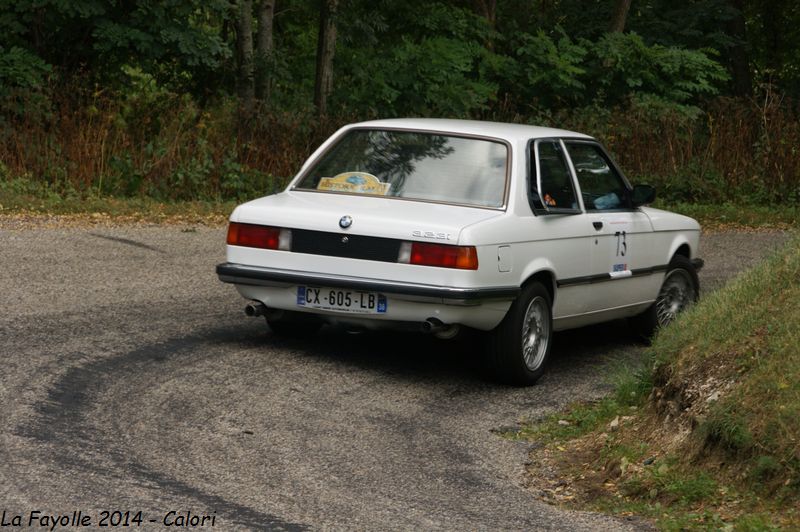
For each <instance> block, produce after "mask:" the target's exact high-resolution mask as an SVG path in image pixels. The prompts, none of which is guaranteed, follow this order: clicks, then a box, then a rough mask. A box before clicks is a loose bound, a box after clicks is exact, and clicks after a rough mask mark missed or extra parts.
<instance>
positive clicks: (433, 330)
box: [422, 318, 461, 340]
mask: <svg viewBox="0 0 800 532" xmlns="http://www.w3.org/2000/svg"><path fill="white" fill-rule="evenodd" d="M460 330H461V326H460V325H459V324H457V323H451V324H449V325H448V324H446V323H444V322H442V320H440V319H439V318H428V319H427V320H425V321H424V322H422V332H424V333H428V334H432V335H434V336H435V337H436V338H439V339H440V340H451V339H453V338H455V337H456V335H457V334H458V332H459V331H460Z"/></svg>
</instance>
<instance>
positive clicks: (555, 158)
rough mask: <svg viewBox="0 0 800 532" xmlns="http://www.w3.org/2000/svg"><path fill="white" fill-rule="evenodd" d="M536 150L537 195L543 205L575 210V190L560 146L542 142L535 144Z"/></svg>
mask: <svg viewBox="0 0 800 532" xmlns="http://www.w3.org/2000/svg"><path fill="white" fill-rule="evenodd" d="M536 150H537V154H538V156H539V189H540V190H539V195H540V196H541V199H542V202H543V203H544V205H545V206H546V207H548V208H551V209H553V208H556V209H577V208H578V202H577V200H576V199H575V189H574V188H573V186H572V177H571V176H570V172H569V166H568V165H567V159H566V157H565V156H564V150H563V149H561V144H560V143H559V142H558V141H553V140H542V141H539V142H537V143H536Z"/></svg>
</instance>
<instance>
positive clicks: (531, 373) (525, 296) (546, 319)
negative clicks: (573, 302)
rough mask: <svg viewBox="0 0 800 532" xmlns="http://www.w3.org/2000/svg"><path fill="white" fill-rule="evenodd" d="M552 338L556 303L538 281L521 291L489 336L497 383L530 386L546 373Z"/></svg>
mask: <svg viewBox="0 0 800 532" xmlns="http://www.w3.org/2000/svg"><path fill="white" fill-rule="evenodd" d="M552 339H553V302H552V298H551V297H550V293H549V292H548V291H547V289H546V288H545V287H544V286H543V285H542V284H541V283H538V282H533V283H531V284H528V285H526V286H524V287H523V288H522V292H521V293H520V295H519V297H518V298H517V299H516V300H515V301H514V303H512V304H511V308H510V309H509V310H508V313H507V314H506V316H505V318H503V321H502V322H500V325H498V326H497V327H496V328H495V329H494V330H493V331H492V332H491V333H490V334H489V337H488V358H489V363H490V365H491V366H492V369H493V370H494V372H495V375H496V376H497V378H498V380H500V381H501V382H504V383H506V384H512V385H515V386H530V385H532V384H534V383H535V382H536V381H537V380H539V378H540V377H541V376H542V375H543V374H544V372H545V368H546V366H547V362H548V358H549V356H550V347H551V344H552Z"/></svg>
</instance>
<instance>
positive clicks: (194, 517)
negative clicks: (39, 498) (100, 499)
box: [0, 510, 217, 531]
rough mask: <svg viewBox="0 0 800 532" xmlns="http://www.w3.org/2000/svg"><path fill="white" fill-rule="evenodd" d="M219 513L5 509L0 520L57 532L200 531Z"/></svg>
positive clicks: (11, 525)
mask: <svg viewBox="0 0 800 532" xmlns="http://www.w3.org/2000/svg"><path fill="white" fill-rule="evenodd" d="M216 519H217V512H211V514H199V515H198V514H193V513H192V512H191V511H175V510H170V511H169V512H167V513H165V514H163V515H161V516H160V517H159V518H155V519H153V518H147V517H145V515H144V514H143V512H142V511H141V510H140V511H125V512H122V511H119V510H115V511H108V510H103V511H101V512H98V513H97V515H96V516H93V514H91V513H89V512H84V511H83V510H75V511H73V512H71V513H67V514H49V513H47V512H42V511H41V510H31V511H30V512H29V513H28V514H24V513H22V514H20V513H13V512H8V511H6V510H3V513H2V517H0V526H2V527H16V528H22V527H27V528H31V527H36V528H44V529H46V530H50V531H53V530H55V529H56V528H59V527H61V528H68V527H69V528H79V527H92V526H101V527H107V526H108V527H118V526H124V527H132V526H137V527H138V526H141V525H142V524H143V523H159V524H161V525H163V526H167V527H179V528H200V527H213V526H214V525H215V524H216Z"/></svg>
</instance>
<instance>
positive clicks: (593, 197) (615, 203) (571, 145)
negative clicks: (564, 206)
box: [566, 142, 630, 211]
mask: <svg viewBox="0 0 800 532" xmlns="http://www.w3.org/2000/svg"><path fill="white" fill-rule="evenodd" d="M566 144H567V150H568V151H569V156H570V158H571V159H572V164H573V165H574V166H575V172H576V174H577V177H578V184H580V186H581V194H582V195H583V203H584V205H585V206H586V210H587V211H604V210H611V209H627V208H629V207H630V202H629V200H628V189H627V187H626V186H625V183H624V181H623V180H622V177H620V175H619V174H618V173H617V171H616V170H614V168H613V167H612V166H611V164H610V163H609V162H608V159H606V156H605V154H604V153H603V151H602V150H601V149H600V148H599V147H598V146H595V145H593V144H586V143H582V142H567V143H566Z"/></svg>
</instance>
